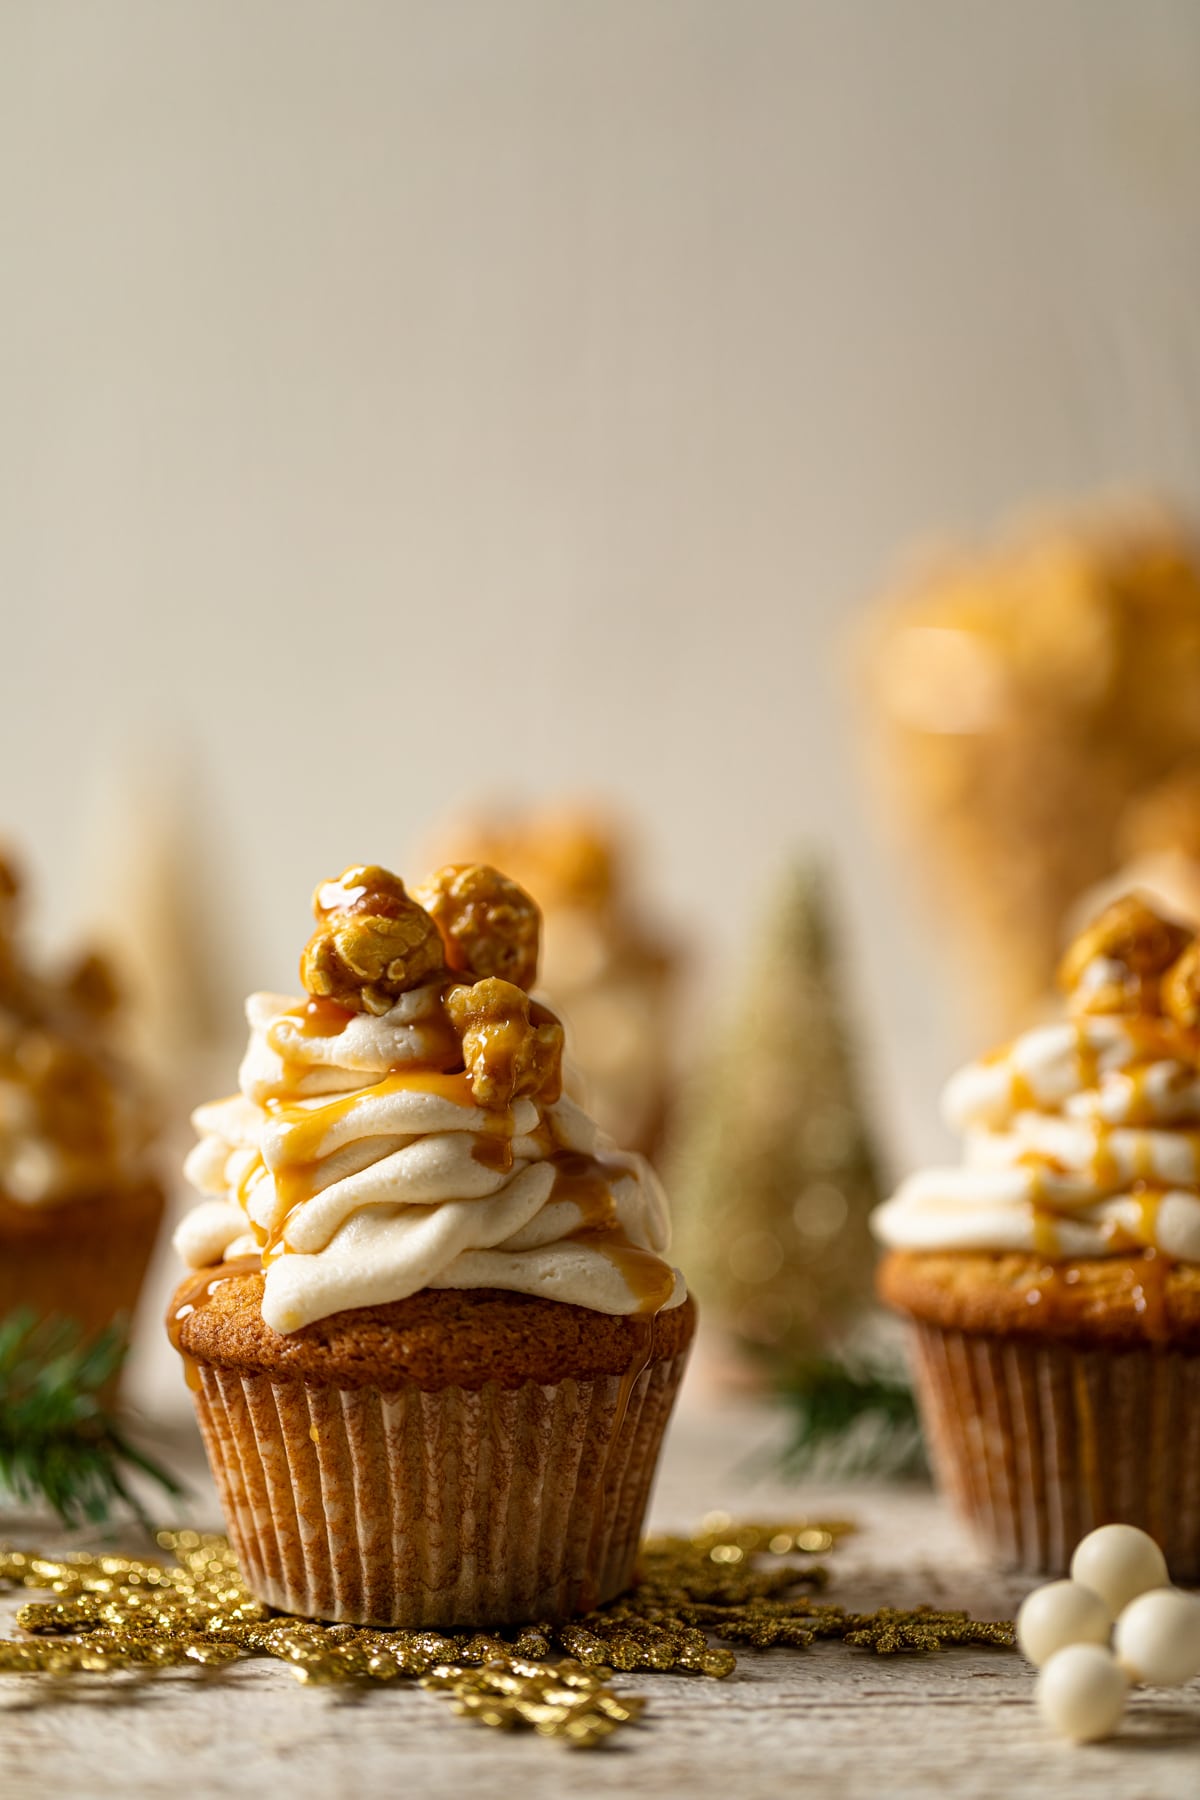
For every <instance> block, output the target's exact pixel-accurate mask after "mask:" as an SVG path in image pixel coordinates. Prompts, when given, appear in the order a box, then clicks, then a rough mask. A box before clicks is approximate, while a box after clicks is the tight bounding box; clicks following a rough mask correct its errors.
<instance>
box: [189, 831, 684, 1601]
mask: <svg viewBox="0 0 1200 1800" xmlns="http://www.w3.org/2000/svg"><path fill="white" fill-rule="evenodd" d="M315 912H316V917H317V929H316V932H315V933H314V934H313V936H312V938H311V939H310V941H309V943H308V945H307V947H306V949H305V951H304V954H303V957H302V959H301V964H300V973H301V980H302V983H303V986H304V989H305V995H304V997H302V998H300V999H293V998H288V997H281V996H278V995H273V994H256V995H254V996H252V998H251V999H250V1001H249V1002H248V1005H247V1016H248V1020H249V1025H250V1043H249V1048H248V1050H247V1052H246V1056H245V1059H244V1061H243V1063H242V1067H241V1071H240V1076H239V1087H240V1092H239V1093H238V1094H237V1095H235V1096H234V1097H233V1098H231V1099H227V1100H220V1101H216V1102H214V1103H213V1104H211V1105H208V1106H202V1107H200V1108H199V1110H198V1111H197V1112H196V1114H195V1119H194V1122H195V1125H196V1129H197V1131H198V1133H199V1138H200V1141H199V1143H198V1144H197V1146H196V1148H195V1149H194V1150H193V1152H192V1154H191V1156H190V1158H189V1160H188V1165H187V1172H188V1175H189V1177H190V1179H191V1180H192V1182H193V1183H194V1184H195V1186H196V1187H197V1188H198V1189H199V1190H200V1191H201V1193H203V1194H205V1195H207V1196H209V1198H208V1199H206V1200H205V1201H204V1202H203V1203H202V1204H200V1205H198V1206H197V1207H195V1208H194V1210H193V1211H192V1212H191V1213H190V1214H189V1215H188V1216H187V1217H186V1218H185V1219H184V1221H183V1223H182V1225H181V1226H180V1229H179V1231H178V1233H177V1235H176V1239H175V1242H176V1246H177V1248H178V1250H179V1252H180V1254H181V1255H182V1257H183V1259H184V1260H185V1261H186V1262H187V1263H189V1264H190V1265H191V1267H192V1269H193V1271H194V1272H193V1273H192V1274H191V1275H190V1276H189V1277H188V1278H187V1279H186V1280H185V1281H184V1283H183V1285H182V1286H181V1288H180V1289H179V1291H178V1292H177V1293H176V1295H175V1297H174V1300H173V1302H172V1304H171V1307H170V1311H169V1315H168V1329H169V1331H170V1333H171V1336H172V1339H173V1341H174V1343H175V1344H176V1346H177V1348H178V1349H179V1350H180V1351H181V1352H182V1355H183V1357H184V1360H185V1366H186V1369H187V1373H188V1379H189V1381H190V1384H191V1387H192V1390H193V1396H194V1399H195V1403H196V1409H197V1414H198V1418H199V1423H200V1428H201V1431H202V1433H203V1436H204V1441H205V1446H206V1448H207V1451H208V1456H209V1461H210V1463H211V1466H212V1471H213V1475H214V1478H215V1480H216V1484H217V1488H218V1492H219V1494H220V1498H221V1503H222V1507H223V1509H224V1512H225V1517H226V1520H227V1523H228V1527H229V1533H230V1537H231V1539H232V1541H233V1544H234V1547H235V1549H236V1551H237V1554H238V1558H239V1561H240V1563H241V1566H242V1571H243V1574H244V1576H245V1579H246V1581H247V1583H248V1585H249V1586H250V1588H251V1589H252V1591H253V1592H254V1593H255V1594H256V1595H257V1596H258V1597H259V1599H261V1600H263V1601H265V1602H267V1603H268V1604H270V1605H272V1606H277V1607H281V1608H284V1609H286V1610H287V1611H289V1612H295V1613H301V1614H305V1615H307V1616H309V1617H313V1618H321V1619H335V1620H341V1621H345V1622H352V1623H371V1624H380V1625H402V1626H409V1627H415V1626H436V1627H451V1626H459V1625H472V1626H484V1625H500V1624H504V1623H510V1622H513V1621H519V1620H529V1619H537V1618H547V1617H563V1616H565V1615H568V1614H570V1613H572V1612H575V1611H578V1610H583V1609H587V1608H589V1607H592V1606H595V1605H597V1604H599V1603H600V1602H602V1601H604V1600H606V1599H609V1598H611V1597H612V1596H613V1595H614V1594H617V1593H619V1592H620V1591H621V1590H622V1589H623V1588H624V1587H626V1586H627V1585H628V1583H629V1581H630V1578H631V1576H632V1571H633V1562H634V1557H635V1554H636V1551H637V1545H638V1539H639V1534H640V1529H641V1524H642V1518H643V1515H644V1512H645V1508H646V1503H647V1500H648V1497H649V1490H650V1484H651V1481H652V1479H653V1474H654V1469H655V1464H656V1460H657V1455H658V1450H659V1446H660V1443H661V1440H662V1436H663V1432H664V1430H665V1427H666V1424H667V1419H668V1416H669V1414H670V1411H671V1407H672V1404H673V1401H674V1398H675V1393H676V1390H677V1388H678V1385H679V1381H680V1378H681V1375H682V1373H683V1366H684V1362H685V1360H686V1355H687V1350H688V1346H689V1343H690V1340H691V1337H692V1334H693V1330H694V1326H695V1313H694V1307H693V1305H692V1303H691V1301H690V1299H689V1298H688V1296H687V1293H686V1290H685V1287H684V1284H683V1281H682V1279H681V1277H680V1276H679V1274H678V1273H677V1271H675V1270H674V1269H673V1268H672V1267H671V1266H670V1264H669V1263H668V1262H666V1261H665V1260H664V1256H665V1252H666V1250H667V1246H668V1220H667V1211H666V1205H665V1201H664V1198H663V1195H662V1191H661V1189H660V1187H659V1185H658V1183H657V1181H656V1179H655V1177H654V1175H653V1173H652V1172H651V1170H650V1169H649V1167H648V1165H647V1164H646V1163H644V1162H643V1161H642V1160H641V1158H640V1157H637V1156H635V1155H628V1154H622V1153H621V1152H619V1151H618V1150H616V1149H615V1148H614V1147H613V1146H612V1144H611V1142H610V1141H609V1140H608V1139H607V1138H605V1137H604V1136H603V1135H602V1134H601V1132H600V1131H599V1129H598V1128H597V1127H596V1125H595V1124H594V1123H593V1122H592V1121H591V1120H590V1119H589V1118H588V1116H587V1115H586V1114H585V1113H584V1112H583V1111H582V1110H581V1108H580V1107H579V1106H577V1105H576V1104H574V1103H573V1102H572V1101H571V1100H570V1099H569V1098H567V1097H566V1096H565V1095H564V1094H563V1093H562V1076H561V1066H562V1051H563V1032H562V1027H561V1025H560V1023H559V1021H558V1019H557V1018H556V1017H555V1016H554V1014H553V1013H551V1012H550V1011H549V1010H548V1009H547V1008H545V1007H544V1006H541V1005H539V1004H538V1003H537V1002H536V1001H532V1000H531V999H530V998H529V993H528V989H529V988H530V987H531V986H532V984H533V981H534V979H535V976H536V972H537V956H538V940H539V925H540V920H539V915H538V911H537V908H536V906H535V905H534V903H533V902H532V901H531V900H530V899H529V897H528V896H527V895H526V894H525V893H524V892H523V891H522V890H521V889H520V888H519V887H517V886H516V885H515V884H514V883H513V882H511V881H510V880H508V879H507V878H506V877H505V876H503V875H500V874H498V873H497V872H496V871H495V870H494V869H491V868H488V867H485V866H481V865H472V866H466V867H461V866H456V867H450V868H446V869H443V870H442V871H441V872H440V873H439V874H438V875H436V876H435V877H434V878H433V879H432V880H431V881H430V882H429V883H428V884H427V885H426V886H425V887H423V888H421V889H419V890H417V892H416V895H415V897H413V896H410V895H409V894H408V893H407V892H406V890H405V888H404V885H403V883H402V882H401V881H399V880H398V879H397V877H396V876H394V875H391V874H389V873H388V872H387V871H386V870H385V869H380V868H374V867H372V868H352V869H348V870H347V871H346V872H345V874H344V875H342V876H341V877H340V879H338V880H337V881H330V882H326V883H325V884H324V885H323V886H321V887H320V888H318V890H317V893H316V899H315Z"/></svg>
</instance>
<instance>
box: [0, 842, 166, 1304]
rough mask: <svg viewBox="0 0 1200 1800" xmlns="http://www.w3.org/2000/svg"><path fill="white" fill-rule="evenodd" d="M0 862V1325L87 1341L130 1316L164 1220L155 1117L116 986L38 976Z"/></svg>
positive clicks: (90, 969) (104, 980)
mask: <svg viewBox="0 0 1200 1800" xmlns="http://www.w3.org/2000/svg"><path fill="white" fill-rule="evenodd" d="M19 899H20V884H19V881H18V879H17V876H16V873H15V870H14V868H13V866H12V864H11V863H10V862H8V861H6V860H0V1317H3V1316H5V1315H6V1314H9V1313H13V1312H17V1311H28V1312H31V1313H33V1314H34V1315H36V1316H38V1317H60V1318H64V1319H70V1320H73V1321H74V1322H75V1323H76V1324H78V1325H79V1326H80V1327H81V1328H82V1330H83V1332H84V1334H85V1335H86V1336H88V1337H93V1336H95V1335H96V1333H98V1332H99V1331H101V1330H102V1329H103V1328H104V1327H106V1326H108V1325H110V1324H112V1323H113V1322H114V1321H117V1320H120V1321H123V1322H128V1319H129V1317H130V1316H131V1315H132V1313H133V1310H134V1307H135V1306H136V1303H137V1299H138V1294H139V1292H140V1289H141V1285H142V1278H143V1276H144V1274H145V1270H146V1265H147V1263H148V1262H149V1259H150V1253H151V1250H152V1249H153V1246H154V1239H155V1236H156V1234H157V1231H158V1227H159V1224H160V1222H161V1219H162V1213H163V1195H162V1190H161V1188H160V1187H159V1185H158V1182H157V1180H156V1179H155V1176H154V1173H153V1170H152V1167H151V1164H150V1160H149V1147H150V1140H151V1135H152V1125H153V1118H154V1115H153V1108H152V1107H151V1105H150V1103H149V1100H148V1097H147V1094H146V1092H145V1090H144V1088H143V1086H142V1084H141V1082H140V1081H139V1079H138V1077H137V1075H136V1074H135V1073H134V1071H133V1070H132V1069H131V1068H130V1066H129V1065H128V1064H127V1063H126V1062H125V1061H124V1059H123V1058H122V1057H121V1056H120V1055H119V1054H118V1052H117V1050H116V1048H115V1041H114V1040H115V1032H114V1022H115V1015H116V1012H117V1007H118V995H117V990H116V986H115V984H114V982H113V979H112V977H111V974H110V972H109V970H108V968H107V966H106V965H105V964H104V963H103V962H102V961H101V959H100V958H99V957H97V956H95V955H87V956H84V957H82V958H80V960H79V961H77V962H76V963H75V964H74V966H73V967H71V968H68V969H67V970H66V971H65V972H63V973H58V974H49V973H46V972H44V971H41V970H38V969H36V968H35V967H34V966H33V964H32V963H31V961H30V959H29V958H28V956H27V955H26V954H25V952H24V949H23V946H22V944H21V941H20V933H19V925H20V920H19Z"/></svg>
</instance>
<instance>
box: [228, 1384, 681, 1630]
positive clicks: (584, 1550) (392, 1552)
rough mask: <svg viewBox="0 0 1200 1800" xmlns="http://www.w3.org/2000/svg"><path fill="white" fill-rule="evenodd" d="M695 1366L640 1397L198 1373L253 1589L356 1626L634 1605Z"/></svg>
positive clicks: (623, 1389) (466, 1621)
mask: <svg viewBox="0 0 1200 1800" xmlns="http://www.w3.org/2000/svg"><path fill="white" fill-rule="evenodd" d="M686 1360H687V1354H686V1351H684V1352H682V1353H681V1354H679V1355H677V1356H676V1357H674V1358H672V1359H670V1360H667V1361H658V1362H653V1363H651V1364H650V1365H649V1366H648V1367H647V1368H646V1369H644V1370H643V1371H642V1372H641V1374H640V1375H639V1376H638V1377H637V1379H636V1380H634V1381H632V1383H631V1382H630V1379H629V1378H628V1377H627V1378H625V1379H622V1378H621V1377H619V1376H611V1377H602V1378H599V1379H596V1380H574V1379H566V1380H563V1381H561V1382H559V1383H557V1384H556V1385H554V1386H550V1387H543V1386H541V1385H539V1384H537V1383H534V1382H527V1383H526V1384H525V1385H524V1386H522V1387H517V1388H507V1389H506V1388H500V1387H498V1386H496V1385H495V1384H491V1385H489V1386H487V1387H484V1388H482V1389H478V1390H472V1389H464V1388H457V1387H450V1388H444V1389H441V1390H439V1391H436V1392H426V1391H424V1390H422V1389H421V1388H419V1387H417V1386H415V1385H407V1386H404V1387H401V1388H400V1389H398V1390H397V1391H395V1392H389V1393H381V1392H380V1391H379V1390H378V1389H377V1388H358V1389H353V1390H342V1389H337V1388H323V1387H316V1386H308V1385H306V1384H305V1383H303V1382H300V1381H277V1380H274V1379H273V1378H272V1377H270V1376H268V1375H258V1374H251V1373H248V1372H242V1371H236V1370H230V1369H222V1368H216V1367H213V1366H210V1365H206V1364H203V1363H201V1364H199V1365H198V1367H197V1370H196V1379H197V1381H198V1386H197V1388H196V1391H195V1396H194V1397H195V1400H196V1409H197V1413H198V1416H199V1420H200V1428H201V1431H202V1432H203V1434H204V1441H205V1445H206V1448H207V1451H208V1458H209V1462H210V1464H211V1466H212V1471H213V1476H214V1478H215V1480H216V1484H217V1489H218V1492H219V1495H220V1499H221V1505H222V1509H223V1511H224V1514H225V1519H226V1523H227V1526H228V1529H229V1536H230V1539H231V1541H232V1543H233V1546H234V1549H235V1550H236V1552H237V1556H238V1560H239V1562H240V1564H241V1568H242V1573H243V1576H244V1578H245V1580H246V1583H247V1585H248V1586H249V1587H250V1589H251V1590H252V1592H253V1593H254V1594H255V1595H256V1596H257V1598H258V1599H260V1600H263V1601H265V1602H266V1603H267V1604H269V1605H271V1606H275V1607H279V1608H280V1609H282V1610H283V1611H286V1612H294V1613H300V1614H302V1615H304V1616H306V1617H309V1618H316V1619H331V1620H339V1621H343V1622H346V1623H350V1624H375V1625H396V1626H404V1627H409V1628H415V1627H421V1626H428V1627H443V1628H449V1627H452V1626H468V1625H469V1626H480V1627H484V1626H498V1625H504V1624H511V1623H519V1622H525V1621H530V1620H537V1619H558V1618H563V1617H565V1616H568V1615H570V1614H571V1613H574V1612H578V1611H582V1610H586V1609H588V1608H590V1607H593V1606H596V1605H599V1604H601V1603H602V1602H603V1601H605V1600H609V1599H612V1598H613V1597H614V1596H615V1595H616V1594H619V1593H620V1592H621V1591H622V1590H623V1589H624V1588H626V1587H628V1585H629V1582H630V1580H631V1578H632V1575H633V1566H634V1559H635V1557H636V1555H637V1549H638V1543H639V1540H640V1537H641V1530H642V1521H643V1518H644V1516H645V1512H646V1506H647V1502H648V1500H649V1497H650V1487H651V1483H652V1481H653V1478H654V1471H655V1466H656V1463H657V1460H658V1453H659V1448H660V1446H661V1443H662V1439H663V1434H664V1432H665V1430H666V1426H667V1421H668V1419H669V1417H670V1413H671V1408H672V1406H673V1404H674V1400H675V1395H676V1392H677V1390H678V1387H679V1383H680V1380H681V1378H682V1375H683V1368H684V1364H685V1362H686Z"/></svg>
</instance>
